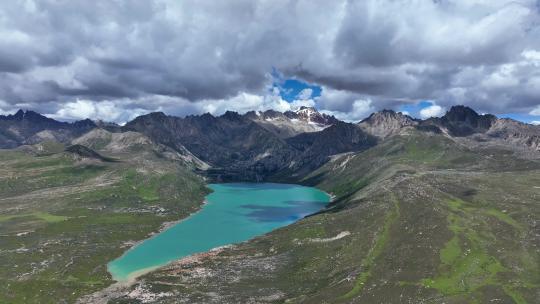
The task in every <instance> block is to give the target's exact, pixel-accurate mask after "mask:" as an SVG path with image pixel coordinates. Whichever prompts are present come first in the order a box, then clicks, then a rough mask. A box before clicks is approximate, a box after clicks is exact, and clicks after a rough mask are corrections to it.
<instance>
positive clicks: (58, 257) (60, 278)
mask: <svg viewBox="0 0 540 304" xmlns="http://www.w3.org/2000/svg"><path fill="white" fill-rule="evenodd" d="M144 159H145V161H144V163H143V162H138V161H139V160H140V158H138V155H123V156H122V159H120V161H119V162H114V163H110V162H98V161H75V160H74V158H73V157H72V156H71V155H70V154H66V153H48V154H44V155H42V156H33V155H31V154H27V153H23V152H20V151H8V150H3V151H1V150H0V163H1V166H0V302H1V303H73V302H75V300H76V299H77V298H78V297H80V296H81V295H83V294H87V293H90V292H93V291H96V290H99V289H101V288H104V287H106V286H108V285H110V284H111V283H112V280H111V277H110V275H109V274H108V273H107V270H106V264H107V263H108V262H109V261H111V260H112V259H114V258H115V257H117V256H119V255H120V254H122V253H123V252H124V251H125V250H126V249H127V248H128V246H130V244H133V242H135V241H138V240H141V239H144V238H146V237H147V236H148V235H149V233H151V232H155V231H157V230H158V229H159V228H160V226H161V224H162V223H163V222H166V221H174V220H178V219H180V218H182V217H185V216H187V215H188V214H190V213H191V212H194V211H195V210H197V208H198V207H199V206H200V204H201V202H202V200H203V196H204V195H205V193H206V192H207V189H206V188H205V187H204V184H203V182H202V180H201V179H200V178H198V177H197V176H195V175H194V174H193V173H191V171H190V170H189V169H188V168H186V167H184V166H182V165H181V164H175V163H173V162H169V161H167V160H165V159H160V158H158V157H148V156H145V157H144Z"/></svg>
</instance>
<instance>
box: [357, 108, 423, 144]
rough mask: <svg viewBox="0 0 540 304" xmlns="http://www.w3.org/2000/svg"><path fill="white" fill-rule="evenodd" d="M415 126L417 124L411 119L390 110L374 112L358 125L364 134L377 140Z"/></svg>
mask: <svg viewBox="0 0 540 304" xmlns="http://www.w3.org/2000/svg"><path fill="white" fill-rule="evenodd" d="M417 124H418V122H417V121H416V120H415V119H413V118H412V117H410V116H408V115H405V114H403V113H401V112H395V111H392V110H382V111H379V112H375V113H373V114H371V115H370V116H369V117H368V118H366V119H364V120H362V121H361V122H360V123H358V125H359V126H360V127H361V128H362V129H363V130H364V131H365V132H367V133H369V134H371V135H374V136H377V137H379V138H386V137H388V136H391V135H395V134H398V133H399V132H400V131H401V129H403V128H405V127H408V126H415V125H417Z"/></svg>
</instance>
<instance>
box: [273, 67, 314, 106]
mask: <svg viewBox="0 0 540 304" xmlns="http://www.w3.org/2000/svg"><path fill="white" fill-rule="evenodd" d="M272 77H273V78H274V83H273V87H277V88H278V89H279V92H280V95H281V98H283V99H284V100H286V101H288V102H292V101H294V100H295V99H298V94H300V92H302V90H304V89H311V90H313V93H312V95H311V97H312V98H313V97H319V96H321V91H322V88H321V86H319V85H316V84H310V83H307V82H305V81H301V80H298V79H294V78H288V79H284V78H283V76H282V75H281V74H280V73H279V72H278V71H276V70H274V71H273V72H272Z"/></svg>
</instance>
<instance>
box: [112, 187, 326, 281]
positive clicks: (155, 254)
mask: <svg viewBox="0 0 540 304" xmlns="http://www.w3.org/2000/svg"><path fill="white" fill-rule="evenodd" d="M209 187H210V188H211V189H212V190H213V192H212V193H211V194H209V195H208V196H207V197H206V204H205V205H204V206H203V207H202V208H201V210H199V211H198V212H197V213H195V214H193V215H191V216H189V217H188V218H186V219H184V220H182V221H180V222H179V223H177V224H175V225H174V226H172V227H170V228H169V229H167V230H165V231H163V232H161V233H159V234H157V235H155V236H153V237H151V238H149V239H147V240H145V241H143V242H142V243H140V244H138V245H136V246H135V247H133V248H131V249H129V250H128V251H126V252H125V253H124V255H122V256H121V257H119V258H118V259H116V260H114V261H112V262H110V263H109V265H108V269H109V272H110V273H111V274H112V276H113V278H114V279H115V280H117V281H125V280H127V279H129V278H130V277H132V276H134V275H135V274H139V273H141V272H144V271H145V270H148V269H152V268H155V267H159V266H163V265H166V264H167V263H169V262H171V261H173V260H177V259H179V258H182V257H185V256H189V255H192V254H194V253H200V252H205V251H208V250H210V249H212V248H215V247H219V246H223V245H228V244H234V243H239V242H242V241H246V240H249V239H251V238H253V237H255V236H258V235H262V234H265V233H267V232H270V231H272V230H274V229H276V228H279V227H283V226H286V225H289V224H291V223H293V222H295V221H297V220H299V219H301V218H303V217H305V216H306V215H309V214H312V213H314V212H316V211H319V210H321V209H322V208H324V207H325V206H326V205H327V204H328V202H329V201H330V196H329V195H328V194H326V193H325V192H323V191H321V190H318V189H316V188H311V187H304V186H299V185H289V184H272V183H234V184H233V183H231V184H211V185H209Z"/></svg>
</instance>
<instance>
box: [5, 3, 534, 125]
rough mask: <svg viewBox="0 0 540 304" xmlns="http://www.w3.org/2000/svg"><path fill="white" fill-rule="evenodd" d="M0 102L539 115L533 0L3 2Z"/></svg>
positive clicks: (116, 109) (68, 110)
mask: <svg viewBox="0 0 540 304" xmlns="http://www.w3.org/2000/svg"><path fill="white" fill-rule="evenodd" d="M0 36H1V37H2V39H0V114H6V113H12V112H14V111H16V110H17V109H18V108H23V109H32V110H36V111H39V112H41V113H45V114H47V115H48V116H50V117H54V118H58V119H63V120H71V119H79V118H86V117H90V118H93V119H104V120H109V121H116V122H124V121H126V120H129V119H131V118H133V117H135V116H137V115H140V114H143V113H148V112H152V111H163V112H165V113H167V114H171V115H179V116H183V115H186V114H197V113H204V112H210V113H213V114H220V113H222V112H224V111H225V110H236V111H240V112H245V111H248V110H263V109H269V108H272V109H277V110H288V109H291V108H295V107H297V106H300V105H312V106H315V107H317V108H318V109H319V110H321V111H325V112H327V113H332V114H334V115H336V116H337V117H339V118H342V119H346V120H351V121H356V120H359V119H361V118H363V117H365V116H366V115H368V114H369V113H371V112H372V111H376V110H380V109H383V108H390V109H394V110H398V111H406V112H408V113H410V114H411V115H414V116H417V117H429V116H437V115H441V114H442V113H444V111H445V110H446V109H448V108H449V107H450V106H452V105H454V104H465V105H468V106H471V107H473V108H475V109H476V110H477V111H479V112H490V113H495V114H497V115H500V116H507V117H514V118H516V119H519V120H522V121H527V122H533V121H540V0H516V1H498V0H476V1H475V0H455V1H453V0H432V1H430V0H423V1H392V0H388V1H382V0H381V1H375V0H373V1H370V0H362V1H338V0H333V1H327V0H321V1H314V0H310V1H303V0H296V1H285V0H283V1H282V0H267V1H255V0H230V1H213V0H212V1H205V0H193V1H190V0H183V1H180V0H171V1H137V0H133V1H120V0H116V1H110V0H106V1H101V0H93V1H83V0H81V1H68V0H66V1H61V0H55V1H53V0H51V1H46V0H43V1H37V0H27V1H24V0H19V1H2V2H0Z"/></svg>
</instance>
